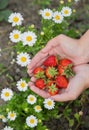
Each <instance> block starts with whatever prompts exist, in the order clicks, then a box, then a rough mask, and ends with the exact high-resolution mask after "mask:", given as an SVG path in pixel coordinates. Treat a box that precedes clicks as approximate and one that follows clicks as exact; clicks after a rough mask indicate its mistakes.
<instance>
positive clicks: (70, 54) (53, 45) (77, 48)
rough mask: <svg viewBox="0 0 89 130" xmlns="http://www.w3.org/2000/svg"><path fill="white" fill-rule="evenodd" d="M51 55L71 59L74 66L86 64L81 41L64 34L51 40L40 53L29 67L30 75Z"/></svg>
mask: <svg viewBox="0 0 89 130" xmlns="http://www.w3.org/2000/svg"><path fill="white" fill-rule="evenodd" d="M49 55H59V56H60V57H61V58H68V59H70V60H71V61H72V62H73V63H74V65H77V64H81V63H85V62H86V61H85V59H84V58H83V55H84V54H83V51H82V47H81V44H80V40H77V39H72V38H70V37H67V36H65V35H63V34H61V35H59V36H57V37H55V38H53V39H52V40H50V41H49V42H48V43H47V45H46V46H45V47H44V48H43V49H42V50H41V51H39V52H38V53H37V54H36V55H35V56H34V57H33V59H32V61H31V63H30V64H29V65H28V73H29V75H32V72H33V70H34V68H35V67H37V66H40V65H41V64H42V63H43V62H44V60H45V59H46V58H47V57H48V56H49Z"/></svg>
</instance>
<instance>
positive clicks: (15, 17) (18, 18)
mask: <svg viewBox="0 0 89 130" xmlns="http://www.w3.org/2000/svg"><path fill="white" fill-rule="evenodd" d="M22 21H23V17H22V15H21V14H20V13H16V12H15V13H12V14H11V15H10V16H9V18H8V22H9V23H12V26H16V25H21V24H22Z"/></svg>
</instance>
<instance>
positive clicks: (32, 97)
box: [27, 94, 37, 105]
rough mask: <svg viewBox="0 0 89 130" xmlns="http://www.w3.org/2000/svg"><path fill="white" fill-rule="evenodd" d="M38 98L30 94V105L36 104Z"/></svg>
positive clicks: (28, 100)
mask: <svg viewBox="0 0 89 130" xmlns="http://www.w3.org/2000/svg"><path fill="white" fill-rule="evenodd" d="M36 100H37V99H36V97H35V96H34V95H32V94H30V95H29V96H28V97H27V102H28V103H29V104H31V105H32V104H34V103H36Z"/></svg>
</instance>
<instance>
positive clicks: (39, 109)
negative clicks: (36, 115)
mask: <svg viewBox="0 0 89 130" xmlns="http://www.w3.org/2000/svg"><path fill="white" fill-rule="evenodd" d="M34 109H35V111H36V112H40V111H42V108H41V106H40V105H36V106H35V107H34Z"/></svg>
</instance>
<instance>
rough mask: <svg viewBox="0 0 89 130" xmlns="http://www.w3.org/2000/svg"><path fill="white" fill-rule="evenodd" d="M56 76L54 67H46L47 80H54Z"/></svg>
mask: <svg viewBox="0 0 89 130" xmlns="http://www.w3.org/2000/svg"><path fill="white" fill-rule="evenodd" d="M57 74H58V72H57V69H56V68H55V67H48V68H47V69H46V76H47V77H48V78H54V77H55V76H56V75H57Z"/></svg>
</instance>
